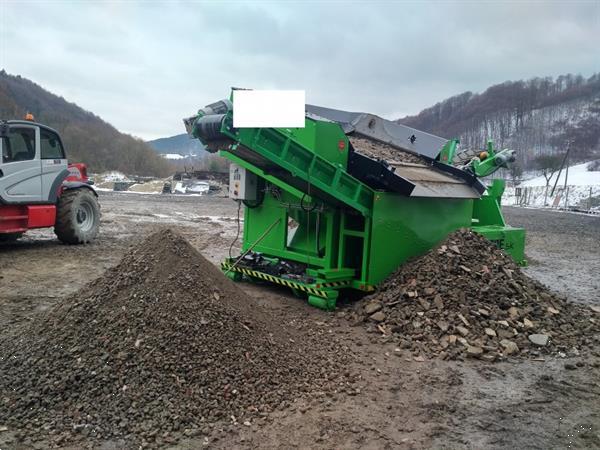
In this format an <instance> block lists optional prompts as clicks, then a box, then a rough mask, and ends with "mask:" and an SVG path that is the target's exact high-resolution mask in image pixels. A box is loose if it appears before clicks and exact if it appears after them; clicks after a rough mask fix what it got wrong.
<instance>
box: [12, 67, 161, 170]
mask: <svg viewBox="0 0 600 450" xmlns="http://www.w3.org/2000/svg"><path fill="white" fill-rule="evenodd" d="M27 112H30V113H32V114H33V115H34V117H35V119H36V121H38V122H40V123H43V124H46V125H48V126H50V127H52V128H54V129H55V130H57V131H58V132H59V133H60V135H61V137H62V140H63V143H64V145H65V148H66V150H67V154H68V157H69V160H70V161H77V162H84V163H86V164H87V165H88V166H89V168H90V171H92V172H103V171H106V170H118V171H121V172H124V173H127V174H132V175H154V176H166V175H168V174H169V173H170V171H171V167H170V165H169V163H168V161H166V160H164V159H163V158H162V157H161V156H160V155H158V154H157V153H156V152H155V151H154V150H153V149H152V148H151V147H150V146H149V145H148V144H147V143H145V142H144V141H142V140H141V139H136V138H134V137H133V136H130V135H128V134H124V133H121V132H119V131H118V130H117V129H116V128H114V127H113V126H112V125H110V124H109V123H107V122H105V121H104V120H102V119H101V118H100V117H98V116H96V115H94V114H93V113H91V112H89V111H86V110H84V109H82V108H80V107H79V106H77V105H76V104H74V103H69V102H68V101H66V100H65V99H64V98H62V97H59V96H57V95H54V94H52V93H50V92H48V91H46V90H45V89H43V88H42V87H41V86H39V85H37V84H35V83H34V82H32V81H30V80H28V79H26V78H23V77H21V76H19V75H16V76H15V75H10V74H7V73H6V72H5V71H4V70H2V71H0V119H5V120H7V119H20V118H23V117H25V114H26V113H27Z"/></svg>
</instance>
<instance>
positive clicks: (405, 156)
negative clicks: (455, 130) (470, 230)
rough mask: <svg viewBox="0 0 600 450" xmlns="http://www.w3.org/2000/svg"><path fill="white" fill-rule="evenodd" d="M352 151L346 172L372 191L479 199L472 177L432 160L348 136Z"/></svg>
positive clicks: (414, 195) (381, 143)
mask: <svg viewBox="0 0 600 450" xmlns="http://www.w3.org/2000/svg"><path fill="white" fill-rule="evenodd" d="M348 139H349V141H350V143H351V144H352V148H353V150H354V151H353V152H352V154H351V155H350V160H349V165H348V171H349V172H350V174H351V175H353V176H355V177H357V178H358V179H359V180H361V181H363V182H364V183H366V184H368V185H369V186H371V187H372V188H374V189H379V190H385V191H391V192H397V193H399V194H402V195H406V196H410V197H437V198H440V197H441V198H479V197H480V195H481V192H482V187H481V186H478V184H477V183H479V182H478V181H477V180H475V179H474V178H473V177H471V176H470V175H468V174H467V173H464V172H463V171H460V170H459V169H456V168H452V167H450V166H447V165H445V164H440V163H438V162H436V161H434V160H433V159H431V158H428V157H426V156H421V155H415V154H413V153H410V152H407V151H404V150H402V149H400V148H397V147H396V146H394V145H390V144H386V143H383V142H378V141H376V140H373V139H369V138H366V137H364V136H354V135H350V136H348Z"/></svg>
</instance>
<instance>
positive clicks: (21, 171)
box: [0, 114, 100, 244]
mask: <svg viewBox="0 0 600 450" xmlns="http://www.w3.org/2000/svg"><path fill="white" fill-rule="evenodd" d="M26 119H27V120H8V121H0V242H3V241H4V242H6V241H13V240H16V239H19V238H20V237H21V236H22V235H23V233H25V232H26V231H27V230H30V229H32V228H46V227H54V233H55V234H56V236H57V237H58V239H60V240H61V241H62V242H64V243H66V244H84V243H88V242H90V241H92V240H93V239H94V238H95V237H96V236H97V234H98V229H99V226H100V206H99V204H98V194H97V193H96V191H95V190H94V188H93V187H92V186H91V184H92V182H91V181H90V180H89V178H88V176H87V168H86V166H85V164H81V163H75V164H69V162H68V161H67V157H66V155H65V151H64V147H63V144H62V141H61V139H60V136H59V134H58V133H57V132H56V131H55V130H53V129H52V128H50V127H47V126H46V125H42V124H40V123H36V122H34V121H33V116H32V115H31V114H28V115H27V117H26Z"/></svg>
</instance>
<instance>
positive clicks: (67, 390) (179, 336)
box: [0, 230, 349, 446]
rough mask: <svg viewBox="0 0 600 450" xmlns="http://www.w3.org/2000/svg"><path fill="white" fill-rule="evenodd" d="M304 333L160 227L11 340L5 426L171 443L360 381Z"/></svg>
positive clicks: (2, 381)
mask: <svg viewBox="0 0 600 450" xmlns="http://www.w3.org/2000/svg"><path fill="white" fill-rule="evenodd" d="M298 333H300V332H299V331H298V330H296V329H294V327H293V326H291V325H290V326H288V325H287V324H282V323H280V321H278V320H277V319H276V318H274V317H270V316H269V315H268V313H267V312H265V311H264V310H263V309H260V308H259V307H258V306H257V304H256V302H255V301H254V299H252V298H250V297H248V296H247V295H246V294H244V293H243V292H242V291H241V290H240V289H239V288H238V287H237V286H235V285H234V283H232V282H231V281H230V280H229V279H227V278H226V277H225V276H224V275H223V274H222V273H221V272H220V271H219V270H218V269H216V268H215V267H214V266H213V265H212V264H210V263H209V262H208V261H207V260H206V259H204V258H203V257H202V256H201V255H200V254H199V253H198V252H197V251H196V250H195V249H194V248H193V247H191V245H190V244H189V243H188V242H187V241H185V239H184V238H182V237H181V236H179V235H178V234H176V233H174V232H172V231H169V230H163V231H159V232H157V233H155V234H153V235H151V236H150V237H149V238H147V239H146V240H145V241H144V242H142V243H141V244H140V245H139V246H137V247H135V248H134V249H133V250H132V251H130V252H129V253H128V254H127V255H126V256H125V257H124V258H123V260H122V261H121V263H120V264H119V265H118V266H117V267H116V268H113V269H111V270H109V271H108V272H107V273H106V274H105V275H104V276H103V277H102V278H100V279H98V280H96V281H94V282H92V283H91V284H89V285H88V286H86V287H85V288H83V289H82V290H81V291H79V292H78V293H77V294H76V295H74V296H72V297H70V298H68V299H66V300H65V301H63V302H62V303H61V304H60V305H59V306H57V307H56V308H55V309H53V310H52V311H50V312H49V313H48V314H47V315H46V316H42V317H40V318H39V319H36V320H34V321H33V322H32V323H30V324H28V326H26V327H24V328H23V329H22V330H20V334H19V336H18V337H17V338H16V339H14V338H12V339H10V338H8V337H3V338H2V339H0V349H1V353H0V425H1V426H3V427H7V428H8V429H9V430H17V438H18V439H19V438H23V439H25V438H27V439H39V440H42V439H45V440H49V441H50V442H51V443H52V444H65V443H69V442H73V441H77V439H78V438H79V437H82V438H85V439H86V440H89V439H97V440H104V439H111V440H124V441H125V442H128V443H129V444H128V445H136V446H137V445H140V444H141V445H160V444H166V443H173V442H175V441H177V439H178V438H179V437H180V436H181V435H182V434H183V435H186V436H190V435H192V436H194V435H203V434H208V433H209V432H210V431H211V429H212V424H223V423H225V422H227V423H228V424H231V423H240V424H242V423H245V424H247V425H249V423H248V422H249V421H252V420H254V418H256V417H258V416H261V417H262V416H264V415H265V414H266V413H268V412H270V411H272V410H274V409H275V408H277V407H278V406H280V404H282V402H284V403H285V402H291V401H292V400H294V399H296V398H299V397H302V396H303V395H304V394H305V393H308V392H314V391H316V392H327V391H328V390H330V389H341V390H343V389H344V386H349V381H348V380H347V379H346V378H345V375H344V373H345V368H346V364H347V359H346V357H345V356H344V352H343V351H341V350H340V349H339V348H337V349H334V348H331V347H332V346H333V344H329V341H330V340H327V339H325V338H323V337H318V336H313V335H306V334H304V333H302V334H301V335H300V334H298Z"/></svg>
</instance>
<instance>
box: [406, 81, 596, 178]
mask: <svg viewBox="0 0 600 450" xmlns="http://www.w3.org/2000/svg"><path fill="white" fill-rule="evenodd" d="M398 122H399V123H403V124H405V125H409V126H413V127H415V128H418V129H420V130H423V131H428V132H430V133H433V134H437V135H440V136H443V137H447V138H454V137H457V138H459V139H460V141H461V146H462V147H463V148H483V146H484V144H485V141H486V140H487V139H493V140H494V141H495V142H496V145H497V146H498V147H501V148H512V149H514V150H517V154H518V161H519V162H520V165H521V166H522V167H524V168H526V169H530V168H535V165H536V162H535V161H536V158H537V157H539V155H542V154H550V155H553V154H555V155H556V154H564V153H565V151H566V148H567V145H568V143H570V144H569V145H570V147H571V150H570V154H569V160H570V161H572V162H576V161H585V160H590V159H594V158H598V157H600V73H598V74H594V75H593V76H591V77H590V78H587V79H586V78H584V77H582V76H581V75H571V74H568V75H561V76H559V77H557V78H556V79H553V78H551V77H545V78H533V79H531V80H527V81H507V82H505V83H501V84H498V85H495V86H492V87H490V88H488V89H487V90H486V91H485V92H483V93H481V94H475V93H472V92H465V93H462V94H460V95H456V96H454V97H451V98H448V99H447V100H444V101H442V102H440V103H437V104H436V105H434V106H432V107H430V108H427V109H425V110H423V111H421V112H420V113H419V114H418V115H416V116H408V117H404V118H403V119H399V120H398Z"/></svg>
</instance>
